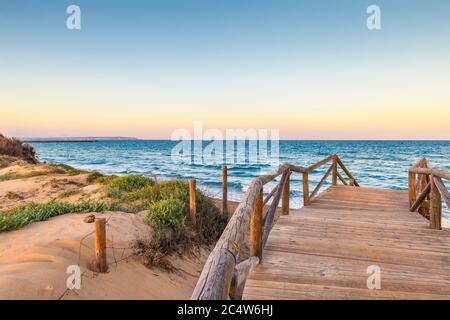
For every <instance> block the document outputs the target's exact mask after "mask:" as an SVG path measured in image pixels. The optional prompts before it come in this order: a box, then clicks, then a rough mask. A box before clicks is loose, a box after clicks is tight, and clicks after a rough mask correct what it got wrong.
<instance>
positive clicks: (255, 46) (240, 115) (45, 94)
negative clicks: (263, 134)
mask: <svg viewBox="0 0 450 320" xmlns="http://www.w3.org/2000/svg"><path fill="white" fill-rule="evenodd" d="M70 4H77V5H79V6H80V7H81V11H82V17H81V18H82V29H81V30H80V31H69V30H67V28H66V25H65V21H66V18H67V14H66V12H65V11H66V8H67V6H68V5H70ZM370 4H376V5H379V6H380V8H381V13H382V30H381V31H369V30H368V29H367V28H366V19H367V14H366V8H367V7H368V6H369V5H370ZM449 39H450V2H449V1H445V0H432V1H404V0H396V1H377V0H372V1H365V0H354V1H352V0H343V1H324V0H316V1H312V0H311V1H309V0H308V1H300V0H296V1H285V0H281V1H275V0H270V1H269V0H258V1H253V0H252V1H248V0H241V1H234V0H201V1H200V0H192V1H189V0H184V1H178V0H177V1H175V0H169V1H133V0H132V1H98V0H94V1H93V0H90V1H56V0H55V1H47V0H41V1H37V0H34V1H31V0H29V1H23V0H16V1H2V2H1V3H0V40H1V41H0V49H1V50H0V69H1V70H2V73H1V76H0V94H2V96H1V97H0V105H1V106H2V107H4V108H5V109H6V108H7V110H8V111H7V112H6V113H5V114H4V117H3V120H2V119H0V129H1V130H3V131H6V133H7V134H11V135H18V136H24V135H26V136H27V135H34V136H46V135H133V136H140V137H148V138H153V137H154V138H164V137H168V136H169V135H170V132H171V131H173V130H175V129H176V128H179V127H190V126H191V125H192V121H194V120H202V121H204V123H205V126H207V127H217V128H220V129H223V128H229V127H235V126H238V127H252V128H254V127H257V128H280V130H281V134H282V137H284V138H315V137H316V138H333V137H338V138H352V137H356V136H361V135H362V136H364V137H365V138H420V137H418V136H416V134H417V132H416V131H417V130H416V128H417V126H418V125H419V124H420V123H424V122H427V123H429V128H428V129H429V130H428V132H429V136H423V138H445V139H447V138H450V129H449V128H448V125H447V122H448V121H444V120H445V119H444V120H443V118H445V117H450V111H448V110H449V109H450V97H449V96H448V93H447V91H448V87H449V80H450V79H449V77H450V76H449V74H450V61H449V60H450V58H449V57H450V41H449ZM424 109H425V110H428V113H431V114H432V116H430V115H428V116H426V117H425V121H424V119H423V117H422V116H421V113H422V112H423V110H424ZM337 110H339V112H338V111H337ZM87 113H88V114H89V117H88V119H86V114H87ZM342 114H344V115H345V116H343V115H342ZM324 117H325V119H324V121H319V119H320V118H322V119H323V118H324ZM327 117H329V118H327ZM349 118H350V119H349ZM393 119H396V120H395V121H394V120H393ZM400 120H401V121H404V123H401V124H400V125H398V124H396V122H398V121H400ZM447 120H448V118H447ZM336 122H338V123H336ZM433 130H434V131H433Z"/></svg>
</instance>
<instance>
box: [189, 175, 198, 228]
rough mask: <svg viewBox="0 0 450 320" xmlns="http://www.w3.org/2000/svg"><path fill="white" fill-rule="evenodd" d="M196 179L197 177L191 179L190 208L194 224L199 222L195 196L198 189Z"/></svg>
mask: <svg viewBox="0 0 450 320" xmlns="http://www.w3.org/2000/svg"><path fill="white" fill-rule="evenodd" d="M196 185H197V183H196V181H195V179H192V180H189V208H190V213H191V222H192V224H193V225H195V224H196V223H197V221H196V218H195V215H196V214H197V205H196V197H195V191H196V189H197V188H196Z"/></svg>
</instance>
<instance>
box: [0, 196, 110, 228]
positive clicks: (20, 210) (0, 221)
mask: <svg viewBox="0 0 450 320" xmlns="http://www.w3.org/2000/svg"><path fill="white" fill-rule="evenodd" d="M106 210H108V206H107V205H106V204H105V203H104V202H96V201H84V202H81V203H78V204H73V203H69V202H56V201H52V202H49V203H45V204H30V205H25V206H19V207H16V208H14V209H11V210H7V211H0V232H2V231H12V230H17V229H20V228H22V227H24V226H26V225H28V224H30V223H33V222H38V221H46V220H48V219H50V218H52V217H56V216H60V215H63V214H66V213H84V212H104V211H106Z"/></svg>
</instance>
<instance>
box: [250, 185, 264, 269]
mask: <svg viewBox="0 0 450 320" xmlns="http://www.w3.org/2000/svg"><path fill="white" fill-rule="evenodd" d="M262 228H263V190H262V189H261V191H260V192H259V194H258V196H257V198H256V203H255V207H254V209H253V213H252V215H251V217H250V257H258V258H259V261H261V259H262Z"/></svg>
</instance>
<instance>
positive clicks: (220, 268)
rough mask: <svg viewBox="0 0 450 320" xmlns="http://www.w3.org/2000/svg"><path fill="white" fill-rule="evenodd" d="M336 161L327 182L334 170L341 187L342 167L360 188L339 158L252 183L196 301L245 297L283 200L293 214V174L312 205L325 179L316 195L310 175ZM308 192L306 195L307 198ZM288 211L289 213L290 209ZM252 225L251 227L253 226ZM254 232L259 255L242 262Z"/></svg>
mask: <svg viewBox="0 0 450 320" xmlns="http://www.w3.org/2000/svg"><path fill="white" fill-rule="evenodd" d="M330 161H333V164H332V167H331V168H330V169H329V170H328V171H327V172H328V174H327V175H326V177H325V179H326V178H327V177H328V176H329V174H330V172H329V171H330V170H331V171H332V173H333V181H332V184H333V185H336V184H337V178H338V177H339V176H340V179H341V181H342V180H344V181H345V179H344V178H343V177H342V175H341V174H340V173H339V172H338V166H340V167H341V169H342V170H343V171H344V173H345V174H346V175H347V176H348V178H349V180H350V183H349V184H350V185H354V186H359V184H358V183H357V182H356V180H355V178H354V177H353V176H352V175H351V173H350V172H349V171H348V169H347V168H346V167H345V166H344V165H343V163H342V161H341V160H340V159H339V157H338V156H337V155H331V156H329V157H327V158H325V159H323V160H321V161H319V162H317V163H315V164H313V165H312V166H309V167H307V168H304V167H299V166H295V165H292V164H288V163H286V164H283V165H282V166H280V167H279V168H278V169H277V170H275V171H274V172H272V173H269V174H266V175H263V176H260V177H258V178H256V179H255V180H253V181H252V183H251V184H250V186H249V188H248V190H247V192H246V193H245V194H244V196H243V198H242V201H241V202H240V204H239V205H238V207H237V208H236V210H235V212H234V214H233V215H232V217H231V218H230V221H229V222H228V224H227V226H226V228H225V230H224V232H223V233H222V235H221V237H220V238H219V240H218V241H217V243H216V246H215V247H214V249H213V250H212V251H211V253H210V255H209V257H208V259H207V261H206V263H205V266H204V267H203V270H202V273H201V275H200V277H199V280H198V282H197V285H196V287H195V289H194V292H193V293H192V296H191V299H194V300H223V299H228V298H230V297H231V298H233V299H239V298H240V297H241V296H242V290H243V288H244V284H245V279H246V277H247V275H248V273H249V272H250V271H251V269H252V267H253V266H255V265H256V264H258V263H261V258H262V249H263V248H264V245H265V243H266V241H267V238H268V237H269V233H270V230H271V229H272V226H273V223H274V219H275V212H276V210H277V208H278V205H279V202H280V199H282V204H283V205H282V211H283V212H282V213H283V214H289V184H290V175H291V173H292V172H296V173H301V174H302V176H303V192H304V199H306V201H305V202H304V205H309V204H310V202H311V200H312V198H313V197H314V196H315V195H316V194H317V193H318V191H319V189H320V187H321V186H322V184H323V182H324V181H325V179H322V181H321V183H320V184H319V185H318V187H316V189H315V190H314V191H313V193H312V194H311V195H310V194H309V191H308V190H309V182H308V175H309V173H310V172H311V171H313V170H315V169H317V168H319V167H321V166H323V165H324V164H326V163H328V162H330ZM280 175H281V179H280V182H279V183H278V185H277V186H276V187H275V188H274V189H273V190H272V191H271V192H270V194H269V196H268V197H266V199H265V200H262V191H263V187H264V185H265V184H267V183H268V182H270V181H272V180H274V179H275V178H277V177H278V176H280ZM305 192H306V195H305ZM272 197H273V200H272V203H271V204H270V207H269V209H268V210H267V213H266V215H265V218H264V219H261V217H262V210H263V204H266V203H268V201H269V200H270V198H272ZM286 208H287V210H286ZM250 226H251V227H250ZM249 229H250V231H251V236H250V244H249V246H250V252H251V253H253V254H254V255H256V253H257V254H258V255H260V256H259V257H257V256H250V257H249V258H248V259H246V260H244V261H242V262H240V263H238V261H239V258H240V257H239V255H240V253H241V248H242V246H243V244H244V239H245V234H246V232H247V230H249Z"/></svg>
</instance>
